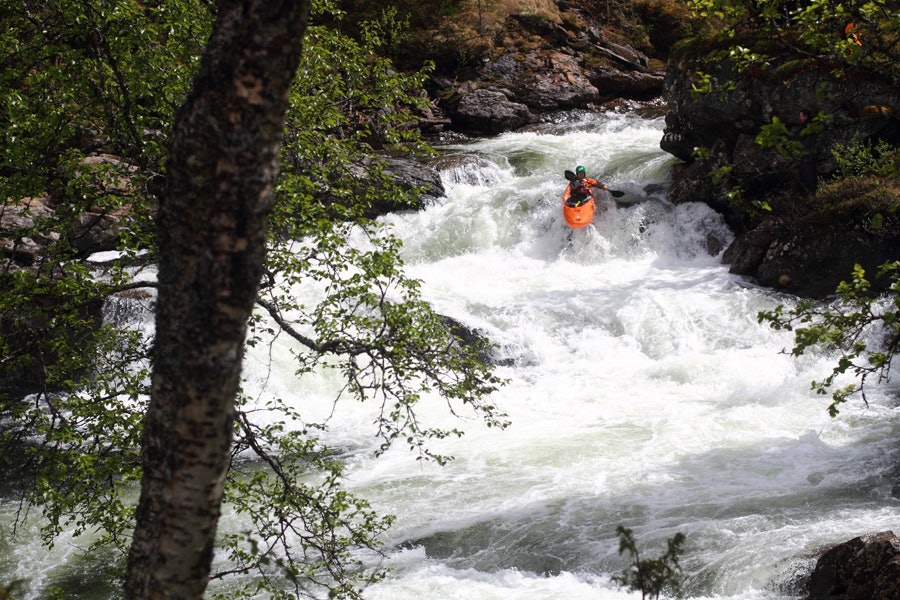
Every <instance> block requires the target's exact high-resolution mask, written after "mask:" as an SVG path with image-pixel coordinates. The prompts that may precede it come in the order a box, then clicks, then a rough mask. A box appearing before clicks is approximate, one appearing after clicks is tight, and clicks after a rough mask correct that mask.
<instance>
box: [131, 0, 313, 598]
mask: <svg viewBox="0 0 900 600" xmlns="http://www.w3.org/2000/svg"><path fill="white" fill-rule="evenodd" d="M309 4H310V2H309V0H244V1H240V0H221V1H220V2H219V3H218V17H217V20H216V23H215V26H214V29H213V33H212V37H211V38H210V41H209V44H208V45H207V48H206V51H205V53H204V56H203V58H202V61H201V65H200V69H199V72H198V74H197V76H196V79H195V80H194V84H193V88H192V90H191V93H190V94H189V97H188V99H187V100H186V102H185V105H184V106H183V107H182V109H181V112H180V114H179V115H178V118H177V120H176V124H175V129H174V133H173V137H172V142H171V146H170V149H169V154H168V161H167V171H168V173H167V175H168V189H167V191H166V195H165V199H164V201H163V202H162V204H161V206H160V210H159V216H158V234H157V235H158V240H157V241H158V247H159V295H158V299H157V306H156V342H155V348H154V364H153V377H152V397H151V402H150V408H149V410H148V413H147V415H146V419H145V425H144V440H143V444H144V448H143V467H144V471H143V481H142V486H141V497H140V502H139V505H138V510H137V518H136V528H135V531H134V539H133V542H132V546H131V551H130V554H129V558H128V570H127V573H126V582H125V591H126V597H128V598H200V597H202V596H203V593H204V591H205V589H206V585H207V581H208V577H209V573H210V568H211V561H212V557H213V544H214V538H215V534H216V525H217V522H218V519H219V515H220V512H221V502H222V491H223V484H224V481H225V473H226V469H227V467H228V456H229V447H230V444H231V441H232V430H233V414H234V399H235V395H236V392H237V388H238V383H239V379H240V370H241V356H242V345H243V342H244V338H245V335H246V327H247V319H248V317H249V315H250V312H251V309H252V306H253V302H254V298H255V296H256V291H257V284H258V281H259V278H260V276H261V273H262V265H263V260H264V258H265V241H266V231H267V222H268V215H269V213H270V211H271V208H272V202H273V186H274V183H275V178H276V175H277V170H278V154H279V149H280V147H281V141H282V134H283V127H284V114H285V110H286V107H287V102H288V91H289V88H290V84H291V80H292V77H293V75H294V72H295V70H296V68H297V64H298V62H299V59H300V52H301V39H302V36H303V34H304V32H305V30H306V25H307V19H308V15H309Z"/></svg>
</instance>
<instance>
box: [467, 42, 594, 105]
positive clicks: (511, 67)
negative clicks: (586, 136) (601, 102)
mask: <svg viewBox="0 0 900 600" xmlns="http://www.w3.org/2000/svg"><path fill="white" fill-rule="evenodd" d="M579 62H580V61H579V59H578V58H577V57H575V56H572V55H570V54H566V53H564V52H559V51H556V50H546V49H544V50H535V51H532V52H528V53H520V52H508V53H506V54H504V55H503V56H501V57H500V58H498V59H497V60H496V61H493V62H490V63H488V64H486V65H485V67H484V69H483V77H485V78H488V79H491V80H502V81H503V83H504V85H507V86H509V88H510V90H511V92H512V95H513V98H514V99H515V100H516V101H518V102H521V103H523V104H526V105H527V106H528V107H529V108H530V109H532V110H538V111H552V110H559V109H564V108H575V107H581V106H585V105H587V104H589V103H591V102H596V101H597V100H598V99H599V98H600V94H599V92H598V91H597V88H595V87H594V86H593V85H592V84H591V82H590V79H589V78H588V77H587V76H586V74H585V73H584V71H583V70H582V69H581V66H580V65H579Z"/></svg>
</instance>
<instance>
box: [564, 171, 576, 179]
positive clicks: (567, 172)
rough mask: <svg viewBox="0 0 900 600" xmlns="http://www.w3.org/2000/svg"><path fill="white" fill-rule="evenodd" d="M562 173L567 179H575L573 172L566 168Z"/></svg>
mask: <svg viewBox="0 0 900 600" xmlns="http://www.w3.org/2000/svg"><path fill="white" fill-rule="evenodd" d="M564 175H565V176H566V179H568V180H569V181H575V173H573V172H572V171H569V170H566V172H565V173H564Z"/></svg>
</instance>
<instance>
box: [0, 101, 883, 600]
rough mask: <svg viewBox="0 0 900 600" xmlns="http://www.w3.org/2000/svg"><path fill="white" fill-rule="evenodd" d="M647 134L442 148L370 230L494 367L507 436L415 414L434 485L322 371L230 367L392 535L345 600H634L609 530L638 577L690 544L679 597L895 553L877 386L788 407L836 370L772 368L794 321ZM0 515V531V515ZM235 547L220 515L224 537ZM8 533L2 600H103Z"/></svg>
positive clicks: (436, 411)
mask: <svg viewBox="0 0 900 600" xmlns="http://www.w3.org/2000/svg"><path fill="white" fill-rule="evenodd" d="M662 128H663V121H662V118H661V117H658V116H655V117H642V116H639V115H638V114H637V113H636V112H631V113H627V114H620V113H602V114H596V113H595V114H589V115H568V116H561V117H560V119H558V120H557V121H556V122H553V123H547V124H546V125H543V126H540V127H535V128H533V129H532V130H530V131H525V132H517V133H507V134H503V135H500V136H497V137H493V138H489V139H480V140H473V141H470V142H466V143H454V144H445V145H443V146H441V147H440V148H439V149H440V158H439V159H438V160H437V161H436V162H435V164H436V166H438V168H439V169H440V172H441V176H442V178H443V182H444V185H445V188H446V196H445V197H442V198H440V199H438V200H437V201H435V202H434V203H432V204H431V205H429V206H427V207H426V208H424V209H423V210H419V211H409V212H402V213H396V214H392V215H388V216H386V217H384V219H383V220H384V222H385V224H387V225H389V226H390V227H391V229H392V231H393V233H394V234H395V235H397V236H399V237H400V238H401V239H402V240H403V242H404V246H403V257H404V261H405V262H406V269H407V272H408V273H409V274H410V275H412V276H414V277H416V278H418V279H420V280H421V281H422V292H423V295H424V297H425V298H426V299H427V300H428V301H429V302H430V303H432V304H433V306H434V307H435V309H436V310H437V311H438V312H439V313H441V314H443V315H446V316H448V317H452V318H453V319H455V320H456V321H458V322H460V323H462V324H463V325H465V326H467V327H469V328H472V329H474V330H477V331H479V332H480V333H482V334H483V335H485V336H487V337H488V338H490V339H491V341H493V342H494V343H495V344H497V350H496V354H495V356H494V359H495V360H496V361H497V364H498V365H499V366H498V374H499V375H500V376H502V377H504V378H506V379H507V380H508V381H509V383H508V385H506V386H504V387H503V388H502V389H500V390H499V391H498V392H497V393H496V394H495V396H494V397H493V398H491V401H492V403H493V404H495V405H497V406H498V407H499V408H500V409H501V410H502V411H504V412H505V413H507V415H508V417H509V420H510V422H511V424H510V426H509V427H508V428H507V429H505V430H498V429H489V428H487V427H485V426H484V425H483V424H482V423H481V422H480V421H478V420H475V419H467V420H464V421H462V422H459V421H456V420H454V419H452V418H451V417H450V416H448V414H447V411H446V409H445V404H444V402H443V401H442V400H441V399H439V398H426V399H424V401H423V402H422V404H421V405H420V407H419V413H420V416H421V417H422V418H423V419H425V420H426V421H428V422H429V424H432V425H444V426H455V427H461V428H462V429H464V430H465V432H466V433H465V436H464V437H462V438H460V439H445V440H440V441H436V442H435V443H434V444H433V449H434V450H436V451H439V452H442V453H447V454H452V455H453V456H455V460H454V461H452V462H451V463H450V464H448V465H446V466H443V467H441V466H438V465H436V464H432V463H428V462H424V461H420V460H417V455H416V454H414V453H411V452H409V451H407V450H406V449H405V448H403V447H397V448H393V449H391V450H389V451H388V452H387V453H385V454H383V455H381V456H377V457H376V456H375V450H376V448H377V445H378V443H379V442H378V440H377V439H376V438H375V436H374V429H373V426H372V420H373V417H374V408H373V407H366V406H365V405H360V404H358V403H355V402H345V403H341V404H339V405H338V406H337V407H335V406H334V405H333V399H334V397H335V395H336V391H337V390H339V389H340V387H341V382H340V381H339V380H338V379H337V376H336V375H335V374H334V373H332V372H325V373H320V374H313V375H309V376H305V377H304V378H303V379H302V380H298V379H297V378H296V377H295V375H294V365H293V362H292V360H291V358H290V351H289V347H288V343H287V341H286V340H282V341H280V342H279V344H276V345H275V346H272V347H266V348H264V349H258V350H252V351H251V352H250V353H249V354H248V358H247V361H246V364H245V367H244V371H245V379H246V382H245V389H246V391H247V392H248V393H250V394H251V395H254V396H255V397H258V398H259V401H260V403H261V404H264V403H265V401H266V399H267V398H269V397H273V398H274V397H277V398H282V399H284V400H285V401H287V402H288V403H289V404H291V405H293V406H294V407H296V408H297V409H298V410H299V411H300V412H301V414H303V415H304V418H306V419H307V421H308V422H312V421H320V420H327V421H328V424H329V430H328V432H327V433H326V434H325V442H326V443H328V444H330V445H331V446H333V447H334V448H338V449H340V450H341V451H342V457H343V458H344V459H345V460H346V469H347V470H346V483H347V485H348V487H349V488H350V489H351V490H352V491H353V492H355V493H357V494H358V495H361V496H363V497H365V498H367V499H368V500H369V501H370V502H371V503H372V506H373V508H375V509H376V510H378V511H380V512H381V513H384V514H393V515H395V516H396V522H395V525H394V527H393V528H392V529H391V530H390V531H389V532H388V534H387V536H386V537H385V539H384V542H385V556H383V557H375V558H372V557H369V556H365V557H363V559H364V560H366V561H369V562H370V564H371V565H373V566H375V565H377V566H383V567H389V568H390V569H391V572H390V574H389V575H388V577H387V578H386V579H385V580H383V581H382V582H379V583H378V584H376V585H373V586H371V587H370V588H368V589H367V590H366V595H367V597H369V598H372V599H373V600H421V599H423V598H427V599H429V600H445V599H446V600H450V599H454V600H456V599H463V598H464V599H466V600H494V599H496V600H509V599H516V600H550V599H560V600H563V599H565V600H580V599H585V600H587V599H591V600H596V599H601V600H607V599H609V600H612V599H625V598H629V599H634V598H640V593H638V592H635V593H629V592H628V591H627V590H624V589H622V588H620V587H618V586H617V585H616V584H615V583H614V582H613V579H612V578H613V577H614V576H615V575H617V574H620V573H621V571H622V570H623V569H624V568H625V567H626V565H627V557H623V556H620V555H619V554H618V544H619V541H618V538H617V537H616V527H617V526H618V525H624V526H626V527H628V528H630V529H632V530H633V531H634V534H635V538H636V540H637V543H638V547H639V548H640V549H641V550H642V551H643V552H644V556H654V555H658V554H660V553H661V552H662V551H663V550H664V547H665V541H666V540H667V539H668V538H670V537H672V536H673V535H674V534H675V533H677V532H681V533H683V534H684V535H685V536H686V538H687V542H686V546H685V548H686V550H685V554H684V557H683V561H682V564H683V567H684V571H685V579H684V590H685V592H686V595H687V596H688V597H691V598H709V599H716V600H738V599H740V600H756V599H759V600H786V599H787V598H791V597H793V596H791V592H792V590H793V588H792V587H791V585H792V582H793V581H794V579H795V577H796V574H797V573H798V572H801V571H802V570H803V569H804V568H807V567H808V566H809V564H810V561H811V560H812V558H811V557H812V556H813V554H814V552H815V551H816V550H817V549H819V548H821V547H822V546H823V545H826V544H830V543H834V542H838V541H843V540H846V539H849V538H851V537H854V536H856V535H861V534H864V533H869V532H874V531H879V530H884V529H894V530H895V531H898V530H900V501H898V494H900V489H898V486H897V485H896V480H897V470H896V469H897V464H898V448H900V444H898V441H900V409H898V398H900V388H898V385H897V383H896V382H897V381H898V380H897V378H894V382H895V383H891V384H885V385H881V386H880V387H873V388H872V389H871V390H870V391H869V395H868V398H869V406H868V407H866V406H863V405H861V404H860V403H859V402H853V403H851V404H850V405H848V406H846V407H845V408H844V409H843V410H842V412H841V414H840V416H839V417H838V418H836V419H831V418H829V416H828V414H827V412H826V406H827V404H828V400H827V398H825V397H822V396H817V395H815V394H814V393H813V392H812V391H811V389H810V382H811V381H812V380H814V379H821V378H822V377H824V376H825V375H827V374H828V372H829V371H830V369H831V366H832V364H833V361H834V359H835V356H833V355H829V354H827V353H822V352H818V353H816V352H808V353H807V354H805V355H803V356H801V357H791V356H790V355H788V354H786V353H784V352H783V350H784V349H786V348H789V347H790V346H791V341H792V340H791V335H790V333H788V332H779V331H774V330H772V329H771V328H769V327H768V326H766V325H763V324H759V323H758V322H757V313H758V312H759V311H760V310H767V309H771V308H773V307H774V306H776V305H778V304H787V305H788V306H791V305H792V304H793V303H794V302H795V299H794V298H792V297H789V296H784V295H779V294H776V293H774V292H772V291H770V290H766V289H762V288H759V287H757V286H755V285H754V284H753V282H752V281H748V280H745V279H743V278H741V277H737V276H734V275H731V274H729V273H728V268H727V266H725V265H723V264H722V262H721V253H722V251H723V250H724V248H725V246H726V245H727V243H728V242H729V241H731V239H732V234H731V232H730V231H729V229H728V227H727V226H726V225H725V224H724V223H723V221H722V219H721V218H720V217H719V216H718V215H717V214H715V213H714V212H713V211H711V210H710V209H709V208H707V207H706V206H704V205H702V204H686V205H680V206H677V207H676V206H673V205H671V204H670V203H669V202H667V201H666V199H665V190H666V187H667V185H668V183H669V179H668V178H669V173H670V170H671V168H672V166H673V165H674V162H675V159H673V158H672V157H671V156H669V155H667V154H665V153H664V152H662V151H661V150H660V149H659V140H660V138H661V135H662ZM579 164H581V165H584V166H585V167H586V168H587V172H588V175H589V176H590V177H594V178H596V179H600V180H601V181H603V182H605V183H607V184H608V186H609V187H610V189H614V190H620V191H623V192H625V194H624V196H623V197H622V198H621V199H620V201H619V202H618V203H613V202H612V200H611V199H610V198H606V199H605V200H604V202H603V208H604V210H603V212H602V215H601V216H600V218H599V219H598V220H597V222H596V223H595V224H594V225H593V226H592V227H590V228H587V229H585V230H579V231H575V232H571V231H569V230H568V229H567V228H566V226H565V224H564V222H563V220H562V214H561V208H560V196H561V194H562V191H563V188H564V186H565V183H566V182H565V179H564V178H563V172H564V170H566V169H570V170H571V169H574V167H575V166H576V165H579ZM350 241H351V243H359V244H364V243H365V241H364V239H363V238H362V236H360V239H359V240H354V239H351V240H350ZM282 342H283V343H282ZM842 383H844V382H842ZM0 509H2V517H3V520H4V522H5V523H6V522H9V521H10V520H11V518H12V516H14V515H15V512H16V506H15V504H11V503H10V502H8V501H6V500H4V502H3V504H2V505H0ZM240 526H241V524H240V522H239V520H237V518H236V517H235V516H234V515H231V514H230V513H228V511H227V510H226V514H225V516H224V517H223V521H222V524H221V527H222V528H223V529H238V528H240ZM27 527H30V528H31V529H30V530H28V529H27V528H26V530H25V536H24V539H22V538H20V539H18V540H17V541H12V540H0V548H2V550H3V552H4V557H3V558H2V559H0V572H2V573H3V574H4V577H5V578H6V580H8V581H14V580H17V579H18V580H31V582H32V584H33V585H31V586H28V585H25V586H21V588H23V589H25V588H30V589H32V590H33V591H32V592H31V593H27V592H24V593H23V594H22V597H23V598H40V597H41V593H42V591H46V590H47V589H48V586H50V585H53V584H54V583H59V582H61V581H64V582H66V585H68V586H69V588H68V591H69V592H70V593H69V595H68V596H67V597H70V598H85V599H87V598H91V599H93V598H111V597H115V595H116V592H115V590H110V589H106V590H103V589H102V588H99V587H97V585H96V579H92V576H91V574H90V564H89V561H88V562H85V561H83V560H82V559H79V558H77V553H76V552H75V550H74V548H75V545H76V543H77V541H75V540H71V539H69V538H68V537H66V536H63V538H62V539H61V540H60V541H59V542H58V543H57V546H56V547H55V548H54V550H53V551H51V552H47V551H46V550H44V549H43V548H42V547H41V546H40V543H39V540H38V538H39V532H38V530H37V525H35V524H34V523H31V522H30V523H29V524H28V525H27ZM95 558H96V557H95ZM78 581H87V583H85V584H84V585H83V586H82V588H81V589H75V588H74V587H73V582H78ZM0 583H3V581H0ZM215 589H216V588H215V586H214V587H213V590H215ZM91 590H94V591H91ZM98 590H99V591H98Z"/></svg>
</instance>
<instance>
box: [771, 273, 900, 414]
mask: <svg viewBox="0 0 900 600" xmlns="http://www.w3.org/2000/svg"><path fill="white" fill-rule="evenodd" d="M877 276H878V277H886V278H889V279H890V282H891V283H890V285H889V286H888V291H887V293H886V294H879V295H875V294H872V293H871V291H870V290H871V287H872V286H871V283H870V282H869V281H868V280H867V279H866V274H865V271H864V270H863V268H862V267H860V266H859V265H856V267H855V268H854V271H853V276H852V278H851V280H850V281H849V282H846V281H844V282H841V284H840V285H839V286H838V288H837V294H838V300H837V302H836V303H834V304H833V305H831V306H821V305H820V304H818V303H815V302H812V301H803V302H799V303H798V304H797V305H796V306H795V307H794V308H793V309H791V310H790V311H787V312H786V311H785V309H784V306H783V305H779V306H777V307H776V308H775V309H774V310H771V311H763V312H760V313H759V315H758V318H759V321H760V322H767V323H769V325H770V326H771V327H773V328H775V329H778V330H787V331H793V332H794V347H793V348H792V349H791V354H792V355H794V356H800V355H802V354H803V353H804V352H805V351H806V350H807V349H810V348H817V347H818V348H824V349H831V350H837V351H838V352H839V353H840V357H839V358H838V361H837V365H836V366H835V367H834V368H833V369H832V371H831V373H830V374H829V375H828V376H827V377H826V378H825V379H823V380H821V381H814V382H813V383H812V389H813V390H815V392H816V393H817V394H822V395H825V394H827V393H828V392H829V391H830V390H832V388H833V386H834V385H835V382H836V380H837V378H838V377H840V376H842V375H844V374H845V373H849V374H851V375H853V376H854V378H855V379H857V380H858V382H859V383H858V384H856V383H851V384H848V385H846V386H843V387H840V388H838V389H835V390H834V391H832V394H831V400H832V401H831V404H830V405H829V406H828V412H829V414H830V415H831V416H832V417H834V416H837V414H838V413H839V406H840V405H841V404H843V403H844V402H846V401H847V400H848V399H849V398H850V397H851V396H852V395H854V394H859V395H860V396H861V397H862V399H863V401H864V402H866V392H865V385H866V382H867V381H868V380H869V378H871V377H875V379H876V381H879V382H882V381H887V380H888V379H889V377H890V370H891V364H892V361H893V358H894V356H895V355H896V354H897V352H898V351H900V262H898V261H894V262H889V263H885V264H884V265H882V266H881V267H880V268H879V270H878V273H877Z"/></svg>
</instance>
